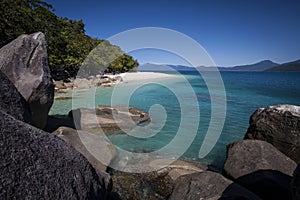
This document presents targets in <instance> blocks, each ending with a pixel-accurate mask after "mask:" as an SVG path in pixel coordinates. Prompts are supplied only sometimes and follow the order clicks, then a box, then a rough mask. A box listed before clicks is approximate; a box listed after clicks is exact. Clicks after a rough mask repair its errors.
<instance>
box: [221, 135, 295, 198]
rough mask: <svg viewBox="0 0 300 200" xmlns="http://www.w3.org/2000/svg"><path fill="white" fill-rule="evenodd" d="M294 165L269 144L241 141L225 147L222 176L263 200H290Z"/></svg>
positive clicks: (259, 141) (256, 141)
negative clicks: (225, 153) (225, 156)
mask: <svg viewBox="0 0 300 200" xmlns="http://www.w3.org/2000/svg"><path fill="white" fill-rule="evenodd" d="M295 168H296V163H295V162H294V161H293V160H292V159H290V158H288V157H287V156H285V155H284V154H283V153H281V152H280V151H279V150H277V149H276V148H275V147H274V146H272V145H271V144H269V143H267V142H265V141H261V140H243V141H239V142H234V143H232V144H229V145H228V146H227V159H226V162H225V165H224V172H225V174H226V175H227V176H229V177H230V178H232V179H233V180H234V181H235V182H237V183H239V184H240V185H242V186H243V187H245V188H247V189H249V190H251V191H252V192H254V193H255V194H256V195H258V196H259V197H261V198H263V199H289V198H291V187H290V182H291V176H292V174H293V172H294V170H295Z"/></svg>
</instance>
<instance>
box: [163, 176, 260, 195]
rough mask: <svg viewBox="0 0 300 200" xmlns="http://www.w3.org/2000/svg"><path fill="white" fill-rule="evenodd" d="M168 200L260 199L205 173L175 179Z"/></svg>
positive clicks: (229, 182) (230, 182)
mask: <svg viewBox="0 0 300 200" xmlns="http://www.w3.org/2000/svg"><path fill="white" fill-rule="evenodd" d="M169 199H170V200H182V199H185V200H194V199H211V200H217V199H253V200H254V199H260V198H259V197H257V196H256V195H255V194H253V193H252V192H250V191H248V190H247V189H245V188H243V187H241V186H240V185H238V184H236V183H234V182H232V181H231V180H229V179H226V178H225V177H224V176H222V175H221V174H218V173H215V172H210V171H205V172H201V173H196V174H189V175H184V176H181V177H179V178H178V179H177V181H176V184H175V187H174V190H173V193H172V195H171V197H170V198H169Z"/></svg>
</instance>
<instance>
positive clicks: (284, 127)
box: [245, 105, 300, 163]
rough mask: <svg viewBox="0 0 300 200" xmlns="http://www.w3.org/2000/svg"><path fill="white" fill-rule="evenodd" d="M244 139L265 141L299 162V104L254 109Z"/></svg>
mask: <svg viewBox="0 0 300 200" xmlns="http://www.w3.org/2000/svg"><path fill="white" fill-rule="evenodd" d="M245 139H258V140H264V141H267V142H269V143H271V144H272V145H273V146H275V147H276V148H277V149H278V150H279V151H281V152H283V153H284V154H285V155H287V156H288V157H290V158H292V159H293V160H294V161H296V163H300V156H299V155H300V106H294V105H278V106H269V107H267V108H260V109H258V110H256V111H255V113H253V115H252V116H251V118H250V126H249V128H248V131H247V133H246V135H245Z"/></svg>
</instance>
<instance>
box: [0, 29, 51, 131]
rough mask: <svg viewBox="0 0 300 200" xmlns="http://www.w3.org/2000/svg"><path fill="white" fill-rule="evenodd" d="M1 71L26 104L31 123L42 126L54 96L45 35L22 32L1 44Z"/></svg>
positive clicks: (44, 123) (45, 121)
mask: <svg viewBox="0 0 300 200" xmlns="http://www.w3.org/2000/svg"><path fill="white" fill-rule="evenodd" d="M0 70H1V71H2V72H3V73H4V74H5V75H6V76H7V77H8V79H9V80H10V81H11V82H12V83H13V84H14V85H15V87H16V88H17V90H18V91H19V93H20V94H21V95H22V96H23V97H24V99H25V100H26V101H27V102H28V103H29V107H30V110H31V115H32V123H33V125H34V126H36V127H38V128H44V127H45V125H46V123H47V116H48V112H49V110H50V107H51V106H52V103H53V97H54V85H53V82H52V79H51V76H50V70H49V66H48V53H47V44H46V39H45V35H44V34H43V33H40V32H39V33H34V34H32V35H21V36H19V37H18V38H17V39H15V40H14V41H12V42H11V43H9V44H7V45H6V46H4V47H2V48H1V49H0Z"/></svg>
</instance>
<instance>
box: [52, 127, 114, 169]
mask: <svg viewBox="0 0 300 200" xmlns="http://www.w3.org/2000/svg"><path fill="white" fill-rule="evenodd" d="M53 134H54V135H56V136H58V137H60V138H62V139H63V140H64V141H66V142H67V143H69V144H71V145H72V146H73V147H74V148H75V149H76V150H77V151H79V152H80V153H81V154H82V155H84V157H86V158H87V160H88V161H89V162H90V163H91V164H92V165H93V167H95V168H96V169H98V170H100V171H106V167H107V166H108V165H109V164H110V163H111V161H112V160H113V159H114V158H115V157H116V154H117V150H116V148H115V147H114V145H113V144H112V143H111V142H109V141H107V140H106V139H104V138H101V137H100V136H98V135H94V134H91V133H88V132H85V131H79V130H75V129H72V128H68V127H60V128H58V129H57V130H56V131H55V132H53Z"/></svg>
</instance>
